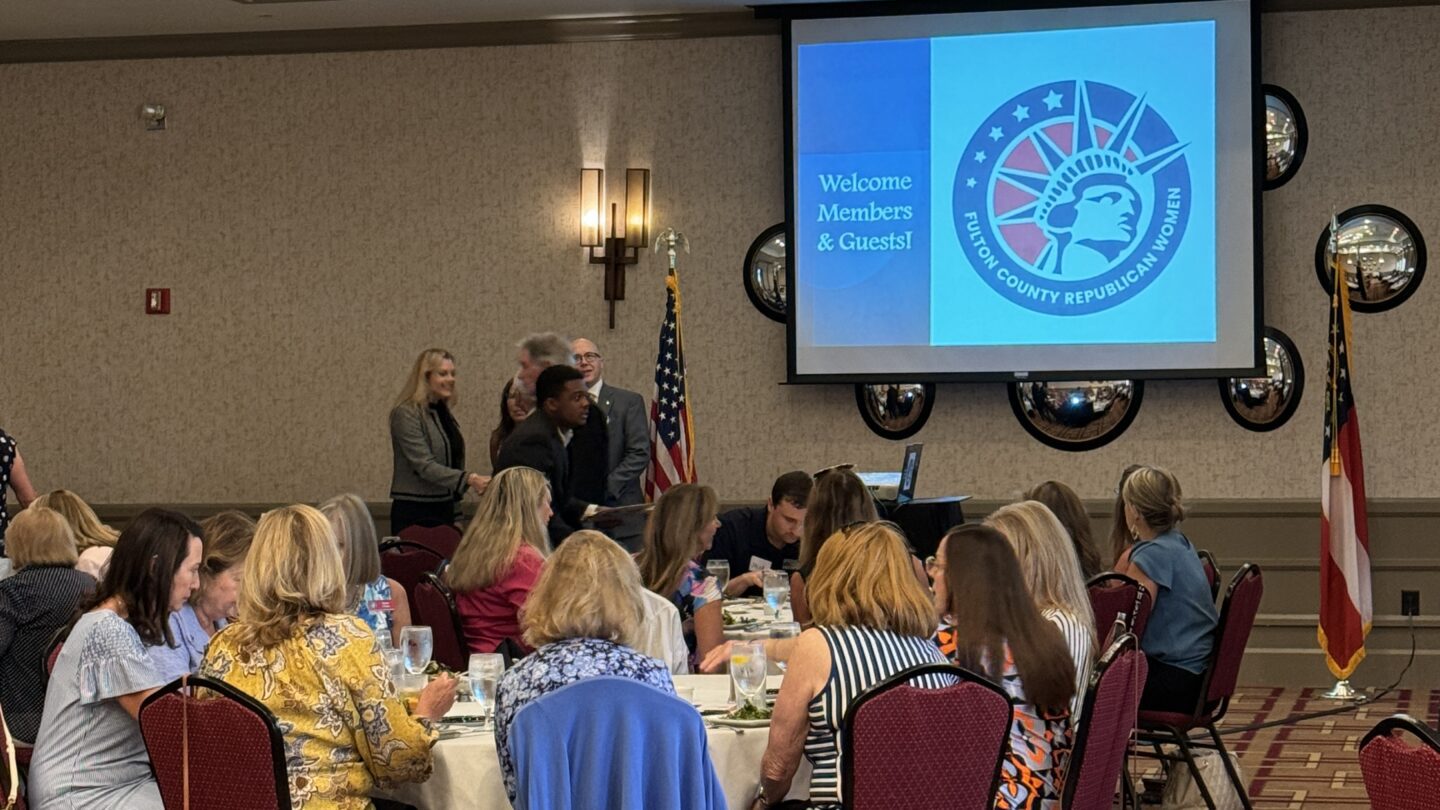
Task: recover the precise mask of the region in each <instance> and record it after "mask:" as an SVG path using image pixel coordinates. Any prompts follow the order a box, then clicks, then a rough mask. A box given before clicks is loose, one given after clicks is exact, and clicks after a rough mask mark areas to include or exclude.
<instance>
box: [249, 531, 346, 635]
mask: <svg viewBox="0 0 1440 810" xmlns="http://www.w3.org/2000/svg"><path fill="white" fill-rule="evenodd" d="M344 603H345V573H344V571H342V570H341V568H340V550H339V549H338V548H336V546H335V536H334V533H333V532H332V531H331V529H330V522H329V521H328V520H326V519H325V516H324V515H322V514H320V510H318V509H316V508H315V507H313V506H304V505H299V504H297V505H295V506H285V507H281V508H280V509H276V510H274V511H271V512H266V513H265V514H263V515H261V516H260V522H259V524H258V525H257V526H256V528H255V541H254V543H253V544H252V545H251V546H250V555H249V557H248V559H247V563H246V565H245V576H244V578H243V579H242V581H241V586H240V602H239V606H240V621H239V622H238V623H237V625H236V627H235V629H234V630H232V631H230V632H233V633H235V635H236V636H237V643H238V644H239V646H240V648H241V649H246V648H255V647H258V648H261V649H265V648H269V647H274V646H275V645H277V644H279V643H280V642H282V641H285V640H286V639H289V638H291V637H293V636H294V635H295V633H296V631H297V630H298V629H299V628H300V627H301V625H302V624H304V623H305V622H307V621H309V620H310V619H312V618H315V617H317V616H320V615H322V614H325V613H341V612H343V610H344V607H345V605H344Z"/></svg>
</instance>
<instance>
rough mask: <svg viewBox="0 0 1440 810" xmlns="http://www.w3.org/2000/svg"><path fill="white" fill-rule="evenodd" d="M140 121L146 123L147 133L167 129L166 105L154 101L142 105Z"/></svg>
mask: <svg viewBox="0 0 1440 810" xmlns="http://www.w3.org/2000/svg"><path fill="white" fill-rule="evenodd" d="M140 120H141V121H144V122H145V130H146V131H147V132H159V131H161V130H163V129H165V105H164V104H156V103H155V102H153V101H150V102H146V103H145V104H142V105H140Z"/></svg>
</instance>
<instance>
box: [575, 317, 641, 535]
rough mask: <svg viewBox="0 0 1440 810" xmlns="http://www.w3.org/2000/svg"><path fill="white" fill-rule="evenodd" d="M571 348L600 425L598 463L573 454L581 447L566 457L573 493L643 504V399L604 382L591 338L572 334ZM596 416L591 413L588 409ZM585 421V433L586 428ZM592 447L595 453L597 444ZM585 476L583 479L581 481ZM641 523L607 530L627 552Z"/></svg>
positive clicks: (618, 502)
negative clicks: (573, 482)
mask: <svg viewBox="0 0 1440 810" xmlns="http://www.w3.org/2000/svg"><path fill="white" fill-rule="evenodd" d="M570 347H571V349H572V350H573V351H574V352H575V368H576V369H577V370H578V371H579V372H580V373H581V374H583V375H584V376H585V387H586V389H588V391H589V393H590V400H591V401H592V402H594V403H595V404H596V406H597V407H598V408H599V412H600V414H601V415H602V416H603V420H602V421H603V423H604V425H605V434H606V436H605V440H606V441H605V446H604V451H603V454H602V455H603V463H602V464H600V465H593V464H592V465H587V466H585V467H584V469H583V470H582V464H581V462H580V460H579V459H578V458H577V454H579V453H581V452H582V447H583V445H572V448H571V461H572V462H574V463H575V478H576V484H577V485H576V487H575V493H576V494H577V495H580V496H581V497H584V496H585V495H586V494H595V495H596V497H595V499H594V500H595V502H596V503H600V504H603V505H605V506H630V505H632V504H637V503H644V502H645V495H644V493H643V492H642V491H641V487H640V477H641V476H643V475H644V474H645V468H646V467H648V466H649V465H650V431H649V424H648V421H647V420H646V418H645V398H644V397H642V396H640V395H639V394H637V393H635V392H634V391H626V390H625V389H623V388H616V387H615V386H613V385H611V384H609V383H608V382H606V381H605V358H604V357H603V356H602V355H601V354H600V348H599V347H598V346H596V345H595V342H594V341H592V340H588V339H586V338H577V339H576V340H574V341H573V342H572V343H571V344H570ZM591 418H592V419H594V418H595V412H594V411H592V412H591ZM589 430H590V426H589V424H588V423H587V425H586V427H585V429H584V431H587V432H588V431H589ZM595 451H596V452H597V454H598V451H599V448H596V449H595ZM582 479H584V483H581V481H582ZM643 528H644V527H643V524H642V523H640V522H639V521H627V522H626V523H624V524H622V525H620V526H617V527H615V529H614V530H612V531H611V536H613V537H614V538H615V539H616V540H617V541H619V542H620V543H621V545H624V546H625V548H626V549H627V550H630V551H639V550H640V536H641V533H642V531H643Z"/></svg>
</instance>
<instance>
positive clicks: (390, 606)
mask: <svg viewBox="0 0 1440 810" xmlns="http://www.w3.org/2000/svg"><path fill="white" fill-rule="evenodd" d="M320 512H321V513H322V514H324V515H325V517H326V518H328V519H329V520H330V528H331V529H332V530H334V532H335V542H336V543H339V544H340V560H341V565H343V566H344V568H345V612H346V613H353V614H355V615H356V616H359V617H360V618H361V619H362V620H364V622H365V624H367V625H369V626H370V631H371V632H372V633H377V634H379V633H385V634H386V635H387V636H388V637H389V638H390V643H391V644H393V645H397V646H398V645H399V644H400V631H401V630H404V629H405V628H406V627H408V626H410V599H409V596H408V595H407V594H406V593H405V586H403V585H401V584H400V583H398V582H396V581H395V580H393V579H391V578H390V577H387V576H385V575H384V574H382V573H380V540H379V539H378V538H377V537H376V536H375V518H373V517H372V516H371V515H370V508H369V507H367V506H366V505H365V501H363V500H361V499H360V496H359V495H354V494H346V495H337V496H336V497H334V498H331V499H330V500H328V501H326V502H325V503H323V504H320Z"/></svg>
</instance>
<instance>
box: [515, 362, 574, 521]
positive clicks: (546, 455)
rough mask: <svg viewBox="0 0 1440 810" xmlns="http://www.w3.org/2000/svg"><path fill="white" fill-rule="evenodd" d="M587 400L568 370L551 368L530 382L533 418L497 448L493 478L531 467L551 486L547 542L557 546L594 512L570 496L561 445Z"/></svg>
mask: <svg viewBox="0 0 1440 810" xmlns="http://www.w3.org/2000/svg"><path fill="white" fill-rule="evenodd" d="M589 411H590V397H589V395H588V394H587V393H586V390H585V380H584V377H583V376H582V375H581V374H580V372H579V371H576V370H575V369H574V368H573V367H572V366H550V367H549V368H547V369H545V370H544V371H542V372H540V376H539V378H538V379H536V381H535V412H534V413H532V414H530V416H529V418H527V419H526V420H525V421H524V422H521V423H520V424H519V425H516V426H515V431H514V432H513V433H511V434H510V436H509V437H508V438H506V439H505V441H504V443H502V444H501V445H500V458H499V460H498V461H496V463H495V472H497V473H498V472H500V471H501V470H504V469H508V468H510V467H531V468H533V469H536V470H539V471H540V472H542V473H544V475H545V477H546V479H548V480H549V481H550V502H551V506H552V508H553V509H554V510H555V514H554V516H553V517H551V518H550V527H549V528H550V541H551V542H552V543H556V544H558V543H559V542H560V541H561V540H564V539H565V538H566V537H569V536H570V534H571V532H574V531H575V529H576V528H578V527H579V525H580V521H582V520H584V519H585V518H586V517H589V515H590V514H591V513H593V512H594V511H595V508H596V507H595V505H594V504H593V503H590V502H587V501H584V500H582V499H580V498H578V497H576V496H575V494H574V491H573V490H572V488H571V481H570V477H571V476H570V456H569V453H568V452H567V450H566V447H565V446H566V444H568V443H569V442H570V440H571V437H572V436H573V435H574V431H575V429H576V428H578V427H580V426H581V425H583V424H585V420H586V417H587V416H588V415H589Z"/></svg>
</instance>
